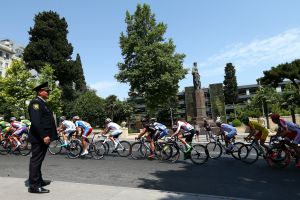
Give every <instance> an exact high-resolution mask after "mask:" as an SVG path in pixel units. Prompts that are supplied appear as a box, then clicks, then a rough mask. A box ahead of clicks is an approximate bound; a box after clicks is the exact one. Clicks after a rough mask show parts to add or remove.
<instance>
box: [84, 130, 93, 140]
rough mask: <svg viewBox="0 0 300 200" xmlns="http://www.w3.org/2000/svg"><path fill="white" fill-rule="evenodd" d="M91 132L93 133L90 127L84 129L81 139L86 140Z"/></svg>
mask: <svg viewBox="0 0 300 200" xmlns="http://www.w3.org/2000/svg"><path fill="white" fill-rule="evenodd" d="M92 131H93V129H92V127H90V128H87V129H85V130H84V133H83V134H82V137H83V138H87V137H88V136H89V135H90V134H91V132H92Z"/></svg>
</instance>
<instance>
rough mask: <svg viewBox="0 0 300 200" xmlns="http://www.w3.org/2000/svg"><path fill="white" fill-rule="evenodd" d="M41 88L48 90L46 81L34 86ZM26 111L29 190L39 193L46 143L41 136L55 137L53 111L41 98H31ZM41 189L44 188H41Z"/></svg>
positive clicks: (41, 183) (43, 183) (42, 183)
mask: <svg viewBox="0 0 300 200" xmlns="http://www.w3.org/2000/svg"><path fill="white" fill-rule="evenodd" d="M41 89H45V90H49V91H50V89H49V88H48V82H46V83H43V84H41V85H39V86H37V87H36V88H34V90H35V91H37V92H38V91H39V90H41ZM28 112H29V116H30V121H31V127H30V134H29V140H30V142H31V144H32V156H31V158H30V164H29V187H30V188H29V191H30V192H37V193H39V192H41V188H42V186H45V185H46V184H45V182H44V180H43V178H42V173H41V167H42V162H43V160H44V158H45V155H46V153H47V149H48V145H46V144H45V143H44V141H43V138H45V137H47V136H49V137H50V139H51V141H52V140H54V139H56V138H57V131H56V125H55V121H54V117H53V113H52V112H51V111H50V110H49V109H48V108H47V105H46V102H45V101H44V100H43V99H42V98H40V97H36V98H35V99H33V100H32V101H31V102H30V104H29V106H28ZM43 190H45V189H43V188H42V191H43ZM48 192H49V191H48Z"/></svg>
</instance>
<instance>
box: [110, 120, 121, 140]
mask: <svg viewBox="0 0 300 200" xmlns="http://www.w3.org/2000/svg"><path fill="white" fill-rule="evenodd" d="M107 128H108V129H109V131H110V135H112V136H113V137H119V136H120V135H121V134H122V133H123V132H122V130H121V126H120V125H119V124H117V123H114V122H109V123H108V124H107Z"/></svg>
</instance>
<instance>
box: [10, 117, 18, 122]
mask: <svg viewBox="0 0 300 200" xmlns="http://www.w3.org/2000/svg"><path fill="white" fill-rule="evenodd" d="M16 120H17V119H16V118H15V117H11V118H10V119H9V121H16Z"/></svg>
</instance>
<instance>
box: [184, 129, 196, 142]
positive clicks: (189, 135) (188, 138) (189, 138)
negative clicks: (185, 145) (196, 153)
mask: <svg viewBox="0 0 300 200" xmlns="http://www.w3.org/2000/svg"><path fill="white" fill-rule="evenodd" d="M194 135H195V130H194V129H192V130H190V131H189V132H185V133H182V136H183V137H184V138H185V141H186V142H192V141H193V137H194Z"/></svg>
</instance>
